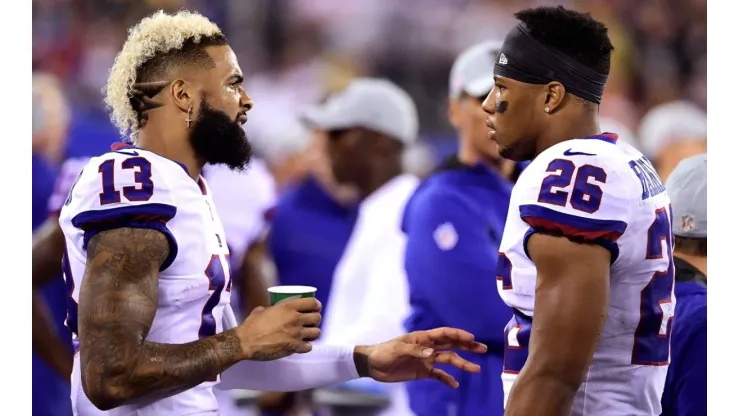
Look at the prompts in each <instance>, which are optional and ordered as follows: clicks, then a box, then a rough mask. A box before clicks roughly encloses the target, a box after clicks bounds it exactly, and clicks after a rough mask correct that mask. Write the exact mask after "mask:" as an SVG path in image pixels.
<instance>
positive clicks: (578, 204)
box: [515, 149, 633, 263]
mask: <svg viewBox="0 0 740 416" xmlns="http://www.w3.org/2000/svg"><path fill="white" fill-rule="evenodd" d="M568 154H571V155H568ZM542 156H546V154H543V155H540V157H542ZM526 173H527V174H526V175H524V176H523V177H522V178H520V181H519V182H518V183H517V185H516V187H517V188H521V189H519V190H517V191H515V197H516V198H517V202H518V204H519V215H520V217H521V219H522V220H523V221H524V222H525V223H527V224H528V225H529V227H530V228H529V230H528V232H527V234H526V236H525V238H524V252H525V253H527V256H529V252H528V250H527V241H528V238H529V236H531V235H532V234H533V233H535V232H541V233H547V234H552V235H558V236H565V237H567V238H569V239H571V240H573V241H578V242H584V243H592V244H599V245H601V246H603V247H604V248H606V249H607V250H609V252H610V253H611V255H612V263H613V262H614V261H616V259H617V258H618V257H619V245H618V243H617V241H618V240H619V238H620V237H621V236H622V234H623V233H624V232H625V230H626V229H627V222H628V219H629V217H630V210H631V206H632V204H633V201H632V199H633V198H632V197H631V196H630V193H629V191H628V189H627V185H628V184H629V183H630V182H629V181H627V180H626V179H629V178H622V177H620V175H621V176H624V173H622V172H621V171H620V170H619V169H615V161H614V160H612V159H610V158H609V157H606V156H600V155H598V154H591V153H585V152H576V151H574V150H573V151H571V150H570V149H568V150H566V151H565V152H562V151H560V152H558V153H555V156H554V157H548V158H546V159H545V160H544V161H541V160H536V161H535V162H534V163H532V164H531V165H530V166H529V167H528V168H527V172H526Z"/></svg>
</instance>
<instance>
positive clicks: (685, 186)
mask: <svg viewBox="0 0 740 416" xmlns="http://www.w3.org/2000/svg"><path fill="white" fill-rule="evenodd" d="M665 187H666V190H667V191H668V197H670V198H671V206H672V207H673V234H674V235H677V236H679V237H690V238H706V237H707V154H706V153H704V154H701V155H697V156H692V157H689V158H686V159H684V160H682V161H681V162H680V163H679V164H678V165H677V166H676V168H675V169H674V170H673V172H671V175H670V176H669V177H668V180H667V181H666V184H665Z"/></svg>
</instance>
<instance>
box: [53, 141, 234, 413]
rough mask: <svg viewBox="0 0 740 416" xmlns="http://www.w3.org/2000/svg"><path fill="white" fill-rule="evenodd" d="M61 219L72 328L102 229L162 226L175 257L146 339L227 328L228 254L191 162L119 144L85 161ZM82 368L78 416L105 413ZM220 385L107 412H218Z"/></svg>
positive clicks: (76, 390)
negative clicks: (87, 389) (93, 241)
mask: <svg viewBox="0 0 740 416" xmlns="http://www.w3.org/2000/svg"><path fill="white" fill-rule="evenodd" d="M59 222H60V225H61V227H62V230H63V232H64V236H65V241H66V253H65V255H64V259H63V262H62V267H63V271H64V278H65V281H66V283H67V288H68V290H69V299H68V301H67V325H68V326H69V328H70V329H71V330H72V332H73V334H75V337H76V335H77V333H78V332H77V329H78V328H77V311H78V302H79V294H80V287H81V285H82V278H83V275H84V272H85V265H86V261H87V245H88V242H89V241H90V238H91V237H92V236H93V235H95V234H96V233H98V232H101V231H106V230H111V229H115V228H123V227H130V228H147V229H152V230H157V231H159V232H161V233H162V234H164V235H165V236H166V237H167V240H168V241H169V246H170V251H169V255H168V257H167V259H166V260H165V262H164V263H163V264H162V267H161V268H160V272H159V289H158V303H157V312H156V314H155V316H154V320H153V322H152V325H151V329H150V331H149V334H148V335H147V337H146V340H147V341H150V342H157V343H167V344H184V343H187V342H191V341H196V340H198V339H200V338H204V337H207V336H211V335H214V334H216V333H219V332H221V331H223V323H222V319H223V313H224V306H225V305H227V304H228V303H229V301H230V295H231V294H230V289H231V280H230V276H229V267H228V257H229V251H228V248H227V246H226V238H225V237H224V230H223V227H222V225H221V221H220V219H219V218H218V214H217V213H216V209H215V207H214V205H213V201H212V199H211V196H210V195H209V190H208V186H207V185H206V182H205V180H203V178H200V179H199V181H198V182H196V181H194V180H193V179H192V178H191V177H190V175H189V174H188V172H187V168H185V166H183V165H181V164H179V163H177V162H174V161H172V160H169V159H166V158H164V157H162V156H159V155H156V154H154V153H152V152H149V151H146V150H142V149H139V148H135V147H132V146H118V147H116V151H113V152H110V153H106V154H104V155H102V156H99V157H95V158H93V159H91V160H90V162H89V163H88V164H87V165H86V166H85V168H84V169H83V170H82V172H81V173H80V176H79V177H78V178H77V181H76V183H75V185H74V186H73V187H72V190H71V191H70V194H69V196H68V197H67V200H66V201H65V204H64V206H63V208H62V210H61V213H60V217H59ZM79 365H80V363H79V353H76V354H75V368H74V373H73V374H72V405H73V408H74V410H75V414H77V415H87V414H99V413H97V412H100V411H99V410H96V409H95V408H94V407H91V406H92V405H91V404H90V402H89V401H88V400H87V398H86V397H85V394H84V392H83V390H82V385H81V379H80V371H79V370H80V368H79ZM215 384H216V380H213V381H211V382H206V383H203V384H201V385H199V386H196V387H195V388H193V389H190V390H188V391H185V392H182V393H179V394H176V395H174V396H171V397H167V398H164V399H160V400H157V401H150V402H143V403H139V404H131V405H126V406H122V407H119V408H117V409H114V410H111V411H108V412H105V413H103V414H106V415H124V414H125V415H141V416H144V415H147V416H148V415H160V414H179V415H184V414H192V413H199V412H208V411H212V412H214V413H215V412H216V411H217V409H218V403H217V402H216V398H215V397H214V395H213V393H212V387H213V386H214V385H215ZM89 411H92V413H88V412H89Z"/></svg>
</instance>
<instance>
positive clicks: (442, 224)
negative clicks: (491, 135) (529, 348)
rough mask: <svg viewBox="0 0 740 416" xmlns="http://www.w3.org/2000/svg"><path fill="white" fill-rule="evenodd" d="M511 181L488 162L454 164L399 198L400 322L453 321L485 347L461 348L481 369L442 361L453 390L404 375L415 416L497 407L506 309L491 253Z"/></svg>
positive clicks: (460, 414)
mask: <svg viewBox="0 0 740 416" xmlns="http://www.w3.org/2000/svg"><path fill="white" fill-rule="evenodd" d="M511 188H512V185H511V183H510V182H509V181H508V180H506V179H504V178H503V177H501V176H500V175H499V174H498V173H497V172H494V171H492V170H491V169H489V168H488V167H485V166H483V165H476V166H473V167H469V166H462V165H459V166H457V167H452V168H448V169H445V170H442V171H440V172H438V173H436V174H434V175H432V176H430V177H429V178H427V179H426V180H425V181H423V182H422V184H421V185H420V186H419V188H418V189H417V190H416V192H415V193H414V195H413V196H412V198H411V199H410V200H409V203H408V205H407V206H406V212H405V214H404V218H403V223H402V228H403V230H404V232H406V234H407V236H408V246H407V249H406V256H405V264H406V273H407V276H408V279H409V293H410V300H411V308H412V312H411V315H410V317H409V318H408V319H407V321H406V329H407V330H409V331H414V330H422V329H430V328H434V327H438V326H451V327H457V328H461V329H465V330H467V331H470V332H472V333H473V334H475V336H476V338H477V339H478V340H479V341H481V342H484V343H486V344H488V346H489V350H488V353H487V354H486V355H482V356H480V355H473V354H461V355H463V356H464V358H466V359H468V360H470V361H472V362H475V363H477V364H479V365H480V366H481V373H480V374H473V375H469V374H465V373H463V372H461V371H459V370H457V369H454V368H451V367H450V368H445V370H446V371H447V372H449V373H450V374H451V375H453V376H454V377H456V378H457V379H458V380H459V381H460V388H459V389H457V390H453V389H450V388H448V387H446V386H444V385H442V384H441V383H439V382H437V381H430V380H425V381H419V382H413V383H408V384H407V390H408V393H409V402H410V405H411V408H412V410H413V411H414V412H415V413H416V414H417V415H418V416H426V415H429V416H432V415H434V416H437V415H440V414H444V415H457V416H474V415H484V414H485V415H502V414H503V409H504V403H503V387H502V384H501V371H502V369H503V353H504V339H503V338H504V327H505V326H506V324H507V322H508V321H509V319H511V316H512V311H511V309H510V308H508V307H507V306H506V305H505V304H504V302H503V301H502V300H501V298H500V297H499V294H498V289H497V286H496V260H497V258H498V246H499V243H500V241H501V237H502V235H503V231H504V224H505V222H506V215H507V212H508V208H509V199H510V196H511Z"/></svg>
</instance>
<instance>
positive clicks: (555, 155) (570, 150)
mask: <svg viewBox="0 0 740 416" xmlns="http://www.w3.org/2000/svg"><path fill="white" fill-rule="evenodd" d="M641 156H642V155H641V154H640V152H639V151H638V150H637V149H635V148H634V147H632V146H630V145H629V144H626V143H621V142H619V141H618V138H617V136H616V135H614V136H612V135H609V136H605V135H599V136H593V137H589V138H581V139H571V140H566V141H564V142H560V143H558V144H556V145H554V146H551V147H550V148H548V149H547V150H545V151H544V152H542V153H541V154H540V155H539V156H538V157H537V158H536V159H535V160H534V161H533V162H532V163H533V164H537V165H539V166H546V165H547V164H549V163H550V162H551V161H553V160H556V159H566V160H570V161H572V162H575V163H576V164H600V165H602V166H603V167H604V168H605V169H608V170H611V171H616V172H619V171H627V170H629V164H628V162H629V160H630V159H632V158H638V159H639V158H640V157H641Z"/></svg>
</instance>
